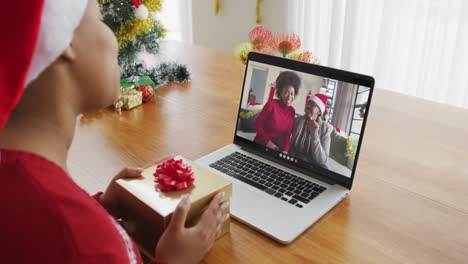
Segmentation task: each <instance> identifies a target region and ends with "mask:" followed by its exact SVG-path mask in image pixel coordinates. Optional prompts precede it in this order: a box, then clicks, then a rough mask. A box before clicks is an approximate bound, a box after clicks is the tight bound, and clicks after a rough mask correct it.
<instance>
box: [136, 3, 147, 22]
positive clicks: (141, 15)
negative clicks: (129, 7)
mask: <svg viewBox="0 0 468 264" xmlns="http://www.w3.org/2000/svg"><path fill="white" fill-rule="evenodd" d="M148 15H149V12H148V8H146V6H144V5H140V6H139V7H137V9H135V16H136V17H137V18H138V19H140V20H146V19H147V18H148Z"/></svg>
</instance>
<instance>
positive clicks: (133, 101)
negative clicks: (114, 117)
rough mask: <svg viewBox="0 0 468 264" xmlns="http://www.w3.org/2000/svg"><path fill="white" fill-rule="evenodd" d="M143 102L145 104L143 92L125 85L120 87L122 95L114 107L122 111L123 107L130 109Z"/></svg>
mask: <svg viewBox="0 0 468 264" xmlns="http://www.w3.org/2000/svg"><path fill="white" fill-rule="evenodd" d="M141 104H143V93H142V92H141V91H137V90H135V89H133V87H125V88H121V89H120V96H119V99H117V102H116V103H115V104H114V107H115V108H116V109H117V111H120V109H121V108H124V109H126V110H130V109H132V108H134V107H137V106H139V105H141Z"/></svg>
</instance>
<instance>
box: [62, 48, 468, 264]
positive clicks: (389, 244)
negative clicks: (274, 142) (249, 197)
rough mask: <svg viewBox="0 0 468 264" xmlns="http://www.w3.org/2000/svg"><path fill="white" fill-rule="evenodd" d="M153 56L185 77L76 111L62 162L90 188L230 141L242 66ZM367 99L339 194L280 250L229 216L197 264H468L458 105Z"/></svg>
mask: <svg viewBox="0 0 468 264" xmlns="http://www.w3.org/2000/svg"><path fill="white" fill-rule="evenodd" d="M157 60H162V61H167V60H178V61H179V62H182V63H186V64H188V65H189V66H190V67H191V69H192V73H193V81H192V82H190V83H186V84H169V85H166V86H164V87H162V88H160V89H158V90H157V96H156V98H154V99H153V100H152V101H151V102H149V103H147V104H145V105H143V106H140V107H138V108H136V109H134V110H131V111H128V112H123V113H122V114H121V115H119V114H117V113H116V112H114V111H113V110H111V109H106V110H103V111H101V112H98V113H93V114H86V115H84V116H82V117H81V118H80V120H79V122H78V126H77V129H76V137H75V141H74V144H73V146H72V149H71V153H70V156H69V168H70V171H71V174H72V176H73V177H74V179H75V180H76V181H77V182H78V183H79V184H80V185H81V186H83V187H84V188H85V189H86V190H87V191H89V192H90V193H94V192H97V191H99V190H104V188H105V187H106V186H107V184H108V182H109V181H110V179H111V177H112V176H113V175H114V174H115V173H116V172H117V171H119V170H120V169H121V168H122V167H124V166H144V165H145V164H148V163H150V162H151V161H154V160H156V159H158V158H160V157H163V156H166V155H168V154H182V155H184V156H186V157H187V158H190V159H196V158H198V157H201V156H203V155H205V154H207V153H209V152H211V151H213V150H215V149H217V148H220V147H222V146H223V145H225V144H228V143H230V142H232V138H233V131H234V126H235V123H236V115H237V109H238V102H239V97H240V92H241V89H242V78H243V66H242V65H240V64H238V63H237V62H235V61H234V58H233V56H232V55H231V54H226V53H222V52H218V51H214V50H210V49H205V48H201V47H196V46H190V45H184V44H180V43H166V44H165V45H163V48H162V51H161V53H160V54H159V55H158V57H157ZM372 103H373V104H372V106H371V109H370V112H369V113H370V117H369V120H368V126H367V130H366V135H365V139H364V142H363V147H362V151H361V156H360V160H359V163H358V167H357V173H356V179H355V182H354V187H353V189H352V191H351V193H350V195H349V197H348V198H346V199H345V200H344V201H343V202H342V203H340V204H339V205H338V206H337V207H336V208H334V209H333V210H332V211H331V212H329V213H328V214H327V215H325V217H323V218H322V219H321V220H320V221H318V222H317V223H315V224H314V225H313V226H312V227H311V228H310V229H309V230H307V231H306V232H305V233H304V234H303V235H302V236H300V237H299V238H298V239H297V240H296V241H295V242H293V243H292V244H290V245H287V246H284V245H281V244H278V243H276V242H274V241H273V240H271V239H269V238H266V237H264V236H262V235H261V234H259V233H258V232H256V231H255V230H253V229H251V228H249V227H247V226H245V225H243V224H241V223H239V222H237V221H233V223H232V226H231V234H230V235H228V236H224V237H223V238H222V239H220V240H218V241H217V242H216V243H215V245H214V246H213V249H212V250H211V252H210V253H209V254H208V255H207V257H206V258H205V262H206V263H251V262H255V263H272V262H280V263H281V262H284V263H306V262H307V263H468V139H467V137H468V111H467V110H463V109H459V108H454V107H449V106H446V105H441V104H437V103H433V102H428V101H424V100H421V99H417V98H413V97H408V96H404V95H400V94H396V93H392V92H388V91H385V90H381V89H377V90H376V91H375V94H374V99H373V102H372Z"/></svg>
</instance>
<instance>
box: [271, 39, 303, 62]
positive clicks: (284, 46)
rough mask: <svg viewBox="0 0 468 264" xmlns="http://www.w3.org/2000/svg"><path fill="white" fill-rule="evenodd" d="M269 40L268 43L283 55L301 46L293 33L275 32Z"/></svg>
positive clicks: (299, 40)
mask: <svg viewBox="0 0 468 264" xmlns="http://www.w3.org/2000/svg"><path fill="white" fill-rule="evenodd" d="M270 42H271V43H270V45H271V46H272V47H273V48H274V49H275V50H277V51H278V52H279V53H281V54H282V55H283V57H286V55H287V54H288V53H290V52H292V51H295V50H297V49H299V48H300V47H301V39H300V38H299V36H298V35H296V34H294V33H277V34H276V35H275V36H274V37H273V38H272V39H271V41H270Z"/></svg>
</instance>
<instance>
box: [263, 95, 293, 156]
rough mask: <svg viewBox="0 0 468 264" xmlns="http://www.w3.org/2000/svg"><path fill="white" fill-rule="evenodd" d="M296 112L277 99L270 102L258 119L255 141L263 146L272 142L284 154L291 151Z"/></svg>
mask: <svg viewBox="0 0 468 264" xmlns="http://www.w3.org/2000/svg"><path fill="white" fill-rule="evenodd" d="M295 113H296V112H295V111H294V108H293V107H292V106H287V105H284V104H283V103H282V102H280V101H279V100H277V99H273V100H270V101H268V103H266V104H265V106H264V107H263V109H262V111H261V112H260V114H259V115H258V117H257V121H256V122H255V127H256V129H257V135H255V138H254V141H255V142H258V143H262V144H266V143H268V142H269V141H270V140H271V141H272V142H273V143H275V145H276V146H278V148H279V149H280V150H281V151H283V152H286V153H287V152H288V151H289V141H290V140H291V132H292V127H293V123H294V116H295Z"/></svg>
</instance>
